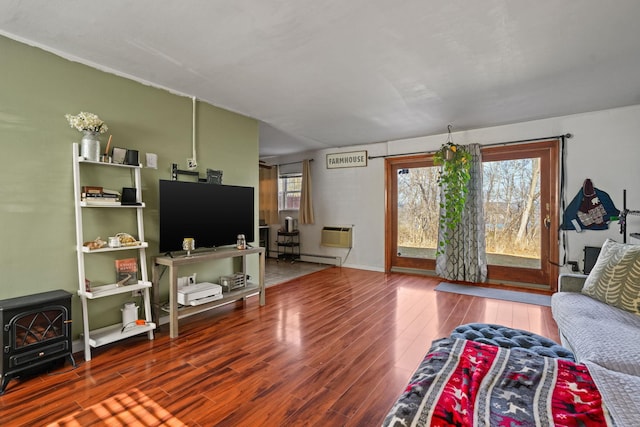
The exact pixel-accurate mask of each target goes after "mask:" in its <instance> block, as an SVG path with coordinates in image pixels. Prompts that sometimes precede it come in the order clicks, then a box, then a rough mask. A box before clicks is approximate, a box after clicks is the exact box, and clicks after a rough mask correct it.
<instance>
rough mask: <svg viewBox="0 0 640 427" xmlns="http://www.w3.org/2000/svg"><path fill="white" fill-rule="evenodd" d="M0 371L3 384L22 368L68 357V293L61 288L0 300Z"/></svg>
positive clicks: (70, 351) (69, 323) (69, 352)
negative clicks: (0, 359)
mask: <svg viewBox="0 0 640 427" xmlns="http://www.w3.org/2000/svg"><path fill="white" fill-rule="evenodd" d="M0 324H1V325H2V334H1V335H0V348H1V349H2V365H1V366H0V374H1V377H2V385H0V394H3V393H4V390H5V388H6V387H7V383H8V382H9V381H10V380H11V379H12V378H14V377H16V376H18V375H19V374H21V373H25V372H26V371H32V370H35V369H36V368H38V367H43V366H44V365H46V364H48V363H50V362H52V361H55V360H57V359H60V358H64V357H68V358H69V361H70V362H71V364H72V365H73V367H75V366H76V363H75V361H74V360H73V354H72V347H71V294H70V293H69V292H66V291H63V290H56V291H50V292H43V293H40V294H35V295H27V296H24V297H17V298H10V299H4V300H0Z"/></svg>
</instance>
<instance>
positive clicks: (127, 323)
mask: <svg viewBox="0 0 640 427" xmlns="http://www.w3.org/2000/svg"><path fill="white" fill-rule="evenodd" d="M120 311H122V329H123V330H124V329H126V328H128V327H131V326H135V324H136V320H138V306H137V305H136V303H135V302H125V303H124V305H123V306H122V308H121V309H120Z"/></svg>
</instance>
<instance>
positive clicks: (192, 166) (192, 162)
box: [187, 159, 198, 169]
mask: <svg viewBox="0 0 640 427" xmlns="http://www.w3.org/2000/svg"><path fill="white" fill-rule="evenodd" d="M187 167H188V168H189V169H195V168H197V167H198V163H197V162H196V159H187Z"/></svg>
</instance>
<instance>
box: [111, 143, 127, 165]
mask: <svg viewBox="0 0 640 427" xmlns="http://www.w3.org/2000/svg"><path fill="white" fill-rule="evenodd" d="M126 156H127V149H126V148H119V147H113V153H111V161H112V162H113V163H116V164H118V165H123V164H124V161H125V157H126Z"/></svg>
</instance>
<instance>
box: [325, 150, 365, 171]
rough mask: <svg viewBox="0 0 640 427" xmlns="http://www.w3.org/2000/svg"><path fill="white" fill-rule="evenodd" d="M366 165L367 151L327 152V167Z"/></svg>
mask: <svg viewBox="0 0 640 427" xmlns="http://www.w3.org/2000/svg"><path fill="white" fill-rule="evenodd" d="M363 166H367V151H366V150H365V151H351V152H349V153H335V154H327V169H336V168H356V167H363Z"/></svg>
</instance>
